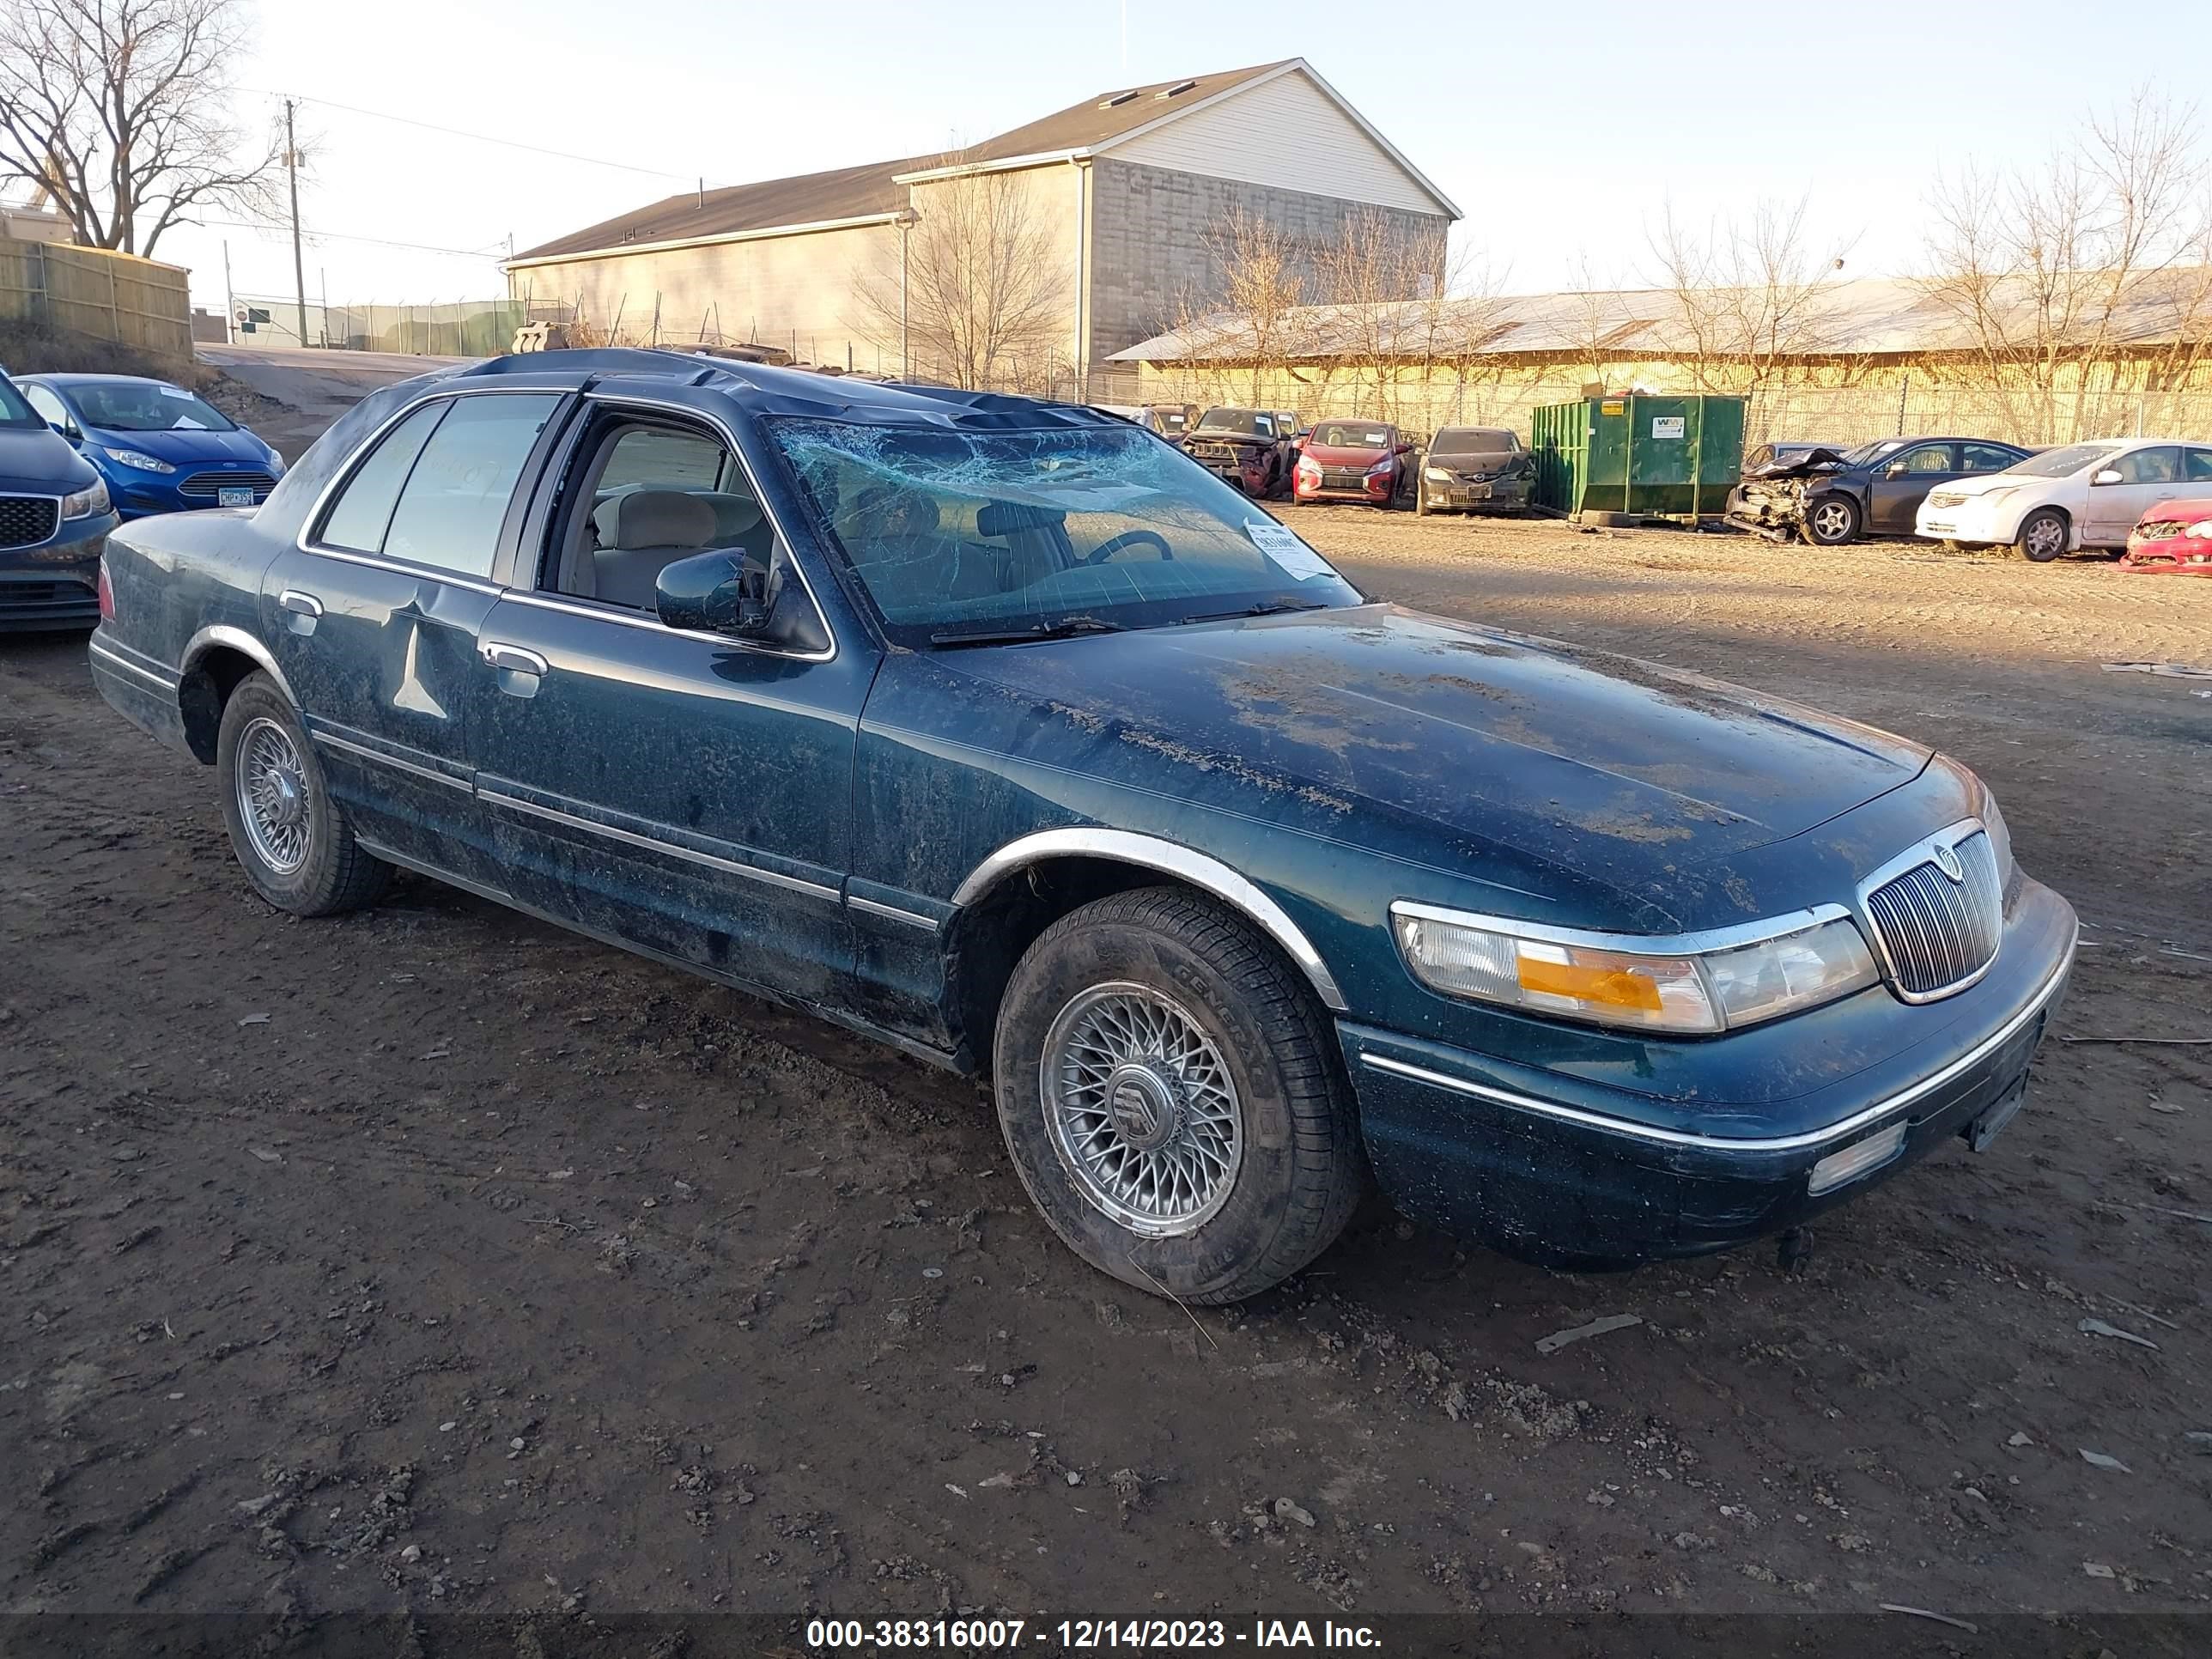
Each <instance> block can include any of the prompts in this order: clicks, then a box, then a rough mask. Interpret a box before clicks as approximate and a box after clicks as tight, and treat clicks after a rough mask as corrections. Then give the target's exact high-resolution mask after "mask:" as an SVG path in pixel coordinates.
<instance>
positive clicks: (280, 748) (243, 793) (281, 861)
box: [216, 673, 392, 916]
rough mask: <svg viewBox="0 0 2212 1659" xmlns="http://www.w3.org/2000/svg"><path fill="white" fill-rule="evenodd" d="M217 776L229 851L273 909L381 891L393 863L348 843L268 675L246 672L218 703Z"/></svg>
mask: <svg viewBox="0 0 2212 1659" xmlns="http://www.w3.org/2000/svg"><path fill="white" fill-rule="evenodd" d="M216 776H217V777H218V778H219V779H221V781H222V816H223V822H224V823H225V824H226V825H227V826H228V829H229V830H230V846H231V850H232V851H233V852H234V853H235V854H237V855H238V862H239V864H240V866H241V867H242V868H243V869H244V870H245V872H246V879H247V880H248V881H250V882H252V884H253V888H254V890H255V891H256V892H258V893H259V894H260V895H261V896H262V897H264V898H265V899H267V900H268V901H269V902H270V903H271V904H273V905H275V906H276V908H278V909H280V910H289V911H290V912H291V913H292V914H293V915H295V916H327V915H336V914H337V913H338V912H339V911H342V910H353V909H357V908H360V907H361V906H362V905H364V904H368V903H371V902H374V900H375V899H376V897H377V896H378V895H379V894H380V893H382V892H383V890H384V887H385V884H386V882H387V881H389V880H390V879H391V877H392V866H390V865H388V864H386V863H385V862H384V861H383V860H381V859H378V858H375V857H373V856H372V855H371V854H368V853H365V852H363V851H362V848H361V847H360V845H359V844H358V843H357V842H355V840H354V837H353V829H352V826H351V825H349V823H347V822H346V818H345V814H344V812H343V811H341V810H340V808H339V806H338V804H337V801H336V800H334V799H331V792H330V787H329V785H328V783H327V782H326V781H325V779H324V776H323V769H322V763H321V762H320V761H319V760H318V759H317V758H316V757H315V750H314V745H313V744H312V743H310V742H309V741H308V739H307V730H306V728H305V727H303V726H301V724H300V716H299V714H298V712H297V711H296V710H295V709H294V708H293V707H292V705H291V702H290V701H289V699H288V698H286V696H284V694H283V692H282V691H280V690H277V689H276V682H275V681H274V680H272V679H270V678H269V676H268V675H266V674H260V673H256V674H251V675H248V676H247V677H246V679H244V680H243V681H241V682H240V684H239V687H238V689H237V690H235V691H234V692H232V693H231V695H230V701H229V702H227V703H225V704H224V705H223V710H222V727H221V729H220V730H219V732H217V734H216Z"/></svg>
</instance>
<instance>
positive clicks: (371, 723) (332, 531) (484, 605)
mask: <svg viewBox="0 0 2212 1659" xmlns="http://www.w3.org/2000/svg"><path fill="white" fill-rule="evenodd" d="M563 401H564V399H563V394H562V393H561V392H550V391H541V392H507V391H500V392H467V393H453V394H446V395H433V396H430V397H428V398H424V399H423V400H422V401H420V402H418V403H416V404H413V405H411V406H410V408H409V409H407V410H404V411H403V412H402V413H400V414H399V415H398V416H396V417H395V418H394V419H393V420H392V422H389V423H388V424H387V425H386V427H385V428H384V430H383V431H382V432H381V433H380V434H379V435H377V436H376V437H375V438H374V439H372V440H371V441H369V442H368V443H367V444H365V445H363V446H362V453H361V454H360V455H359V456H358V457H357V458H356V459H355V460H354V461H353V462H352V463H351V465H350V466H349V470H348V471H346V472H344V473H343V474H342V475H340V477H339V478H338V480H337V483H335V484H334V485H333V487H332V488H331V490H330V491H328V492H327V493H326V495H325V497H324V499H323V500H322V501H320V502H319V503H318V504H317V507H316V509H315V511H314V513H312V514H311V515H310V516H309V518H308V520H307V526H306V528H305V530H304V532H302V534H301V537H300V538H299V541H298V542H297V544H295V545H294V546H293V547H291V548H289V549H288V550H286V551H285V552H284V553H283V556H280V557H279V558H278V559H277V560H276V562H275V563H274V564H273V565H271V566H270V569H269V573H268V574H267V575H266V576H265V577H264V579H263V588H262V595H261V603H262V611H263V637H264V638H265V639H266V640H268V641H269V642H270V649H271V651H272V652H273V653H274V654H275V655H276V661H277V665H278V666H279V667H280V668H281V669H283V672H284V676H285V678H286V679H287V680H288V681H289V683H290V685H291V688H292V691H293V695H294V696H296V697H297V698H298V699H299V702H300V709H301V716H302V718H303V719H304V720H305V722H306V725H307V732H308V735H309V736H310V737H311V738H313V741H314V744H315V749H316V752H317V755H318V757H319V759H320V760H321V762H322V764H323V769H324V772H325V775H327V776H328V778H329V779H330V783H331V792H332V793H335V794H336V795H337V797H338V798H339V799H342V800H343V801H344V802H345V803H346V807H347V811H348V814H349V817H351V818H352V820H353V822H354V824H355V826H356V830H357V832H358V834H359V835H360V836H361V838H362V841H363V842H367V843H368V844H369V846H370V847H371V848H373V849H374V850H376V851H380V852H384V853H389V854H392V855H394V856H395V857H396V858H398V860H400V861H402V862H404V863H410V864H414V865H418V866H425V867H428V868H429V869H431V870H434V871H435V872H439V873H441V874H445V875H450V876H453V877H456V878H459V879H461V880H462V881H464V882H466V883H469V884H474V885H477V886H480V887H484V888H488V889H490V890H500V889H501V877H500V872H499V864H498V860H497V858H496V856H495V854H494V853H493V850H492V848H491V847H490V845H489V840H488V838H487V836H485V834H484V832H483V825H482V823H481V820H480V817H479V815H478V813H477V809H476V805H475V802H474V799H473V798H472V786H471V767H470V763H469V758H468V746H467V729H466V727H467V722H466V711H467V706H468V700H469V696H470V694H471V691H472V690H473V689H474V687H475V685H476V683H477V677H478V671H477V659H476V646H477V630H478V629H479V627H480V626H481V624H482V623H483V619H484V617H485V616H486V615H487V614H488V613H489V611H490V610H491V608H492V605H493V604H494V603H495V601H496V600H497V599H498V597H499V592H500V590H499V587H498V586H497V585H496V584H495V582H494V580H493V579H492V573H493V571H494V569H495V568H496V567H497V565H498V562H499V558H500V552H501V538H502V537H504V536H508V535H511V534H512V525H511V523H510V520H511V519H512V518H513V515H514V513H515V512H516V506H517V496H518V495H519V490H518V485H519V484H520V482H521V480H522V479H524V478H525V477H528V476H529V474H530V471H531V463H532V455H533V453H536V452H537V451H538V449H539V447H541V446H542V445H543V444H544V442H545V441H547V438H548V435H549V434H550V431H551V430H552V428H553V427H554V426H555V424H556V416H558V415H559V414H560V412H561V410H562V403H563Z"/></svg>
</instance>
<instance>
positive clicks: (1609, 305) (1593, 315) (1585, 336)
mask: <svg viewBox="0 0 2212 1659" xmlns="http://www.w3.org/2000/svg"><path fill="white" fill-rule="evenodd" d="M1565 302H1566V307H1567V313H1566V315H1565V318H1564V319H1562V321H1563V323H1564V325H1565V333H1566V335H1567V337H1569V338H1570V339H1571V341H1572V342H1573V344H1574V351H1575V362H1576V363H1577V365H1578V366H1579V367H1580V368H1582V370H1583V373H1584V374H1586V375H1587V376H1588V377H1589V378H1588V379H1587V380H1584V381H1583V386H1585V387H1589V386H1596V387H1598V388H1599V389H1600V390H1601V391H1602V390H1603V389H1604V387H1605V380H1606V371H1607V369H1609V368H1612V367H1613V364H1614V363H1616V362H1619V361H1620V348H1619V346H1618V344H1617V342H1618V340H1619V338H1620V334H1621V332H1622V330H1623V328H1624V327H1625V325H1626V324H1627V323H1628V322H1629V321H1630V320H1632V319H1630V317H1629V315H1628V313H1627V311H1626V308H1625V307H1623V306H1622V304H1621V299H1620V278H1619V277H1618V276H1613V275H1610V274H1607V275H1603V276H1601V275H1600V274H1599V273H1598V272H1597V271H1595V270H1592V269H1591V266H1590V262H1589V254H1588V253H1587V252H1583V253H1578V254H1577V255H1576V256H1575V279H1574V281H1573V283H1571V284H1570V285H1569V286H1568V289H1567V291H1566V294H1565Z"/></svg>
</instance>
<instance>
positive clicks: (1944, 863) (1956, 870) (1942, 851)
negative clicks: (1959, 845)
mask: <svg viewBox="0 0 2212 1659" xmlns="http://www.w3.org/2000/svg"><path fill="white" fill-rule="evenodd" d="M1936 868H1937V869H1938V870H1941V871H1942V872H1943V873H1944V874H1945V875H1947V876H1948V877H1950V878H1951V879H1952V880H1953V881H1954V882H1964V881H1965V880H1966V866H1964V865H1963V864H1961V863H1960V862H1959V854H1958V853H1957V851H1956V850H1955V849H1954V848H1948V847H1938V848H1936Z"/></svg>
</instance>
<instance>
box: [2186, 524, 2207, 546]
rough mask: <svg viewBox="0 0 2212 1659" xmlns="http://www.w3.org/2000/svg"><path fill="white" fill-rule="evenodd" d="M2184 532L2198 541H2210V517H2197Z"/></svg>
mask: <svg viewBox="0 0 2212 1659" xmlns="http://www.w3.org/2000/svg"><path fill="white" fill-rule="evenodd" d="M2186 533H2188V534H2189V535H2191V536H2194V537H2196V538H2197V540H2199V541H2212V519H2199V520H2197V522H2196V523H2195V524H2193V525H2191V526H2189V529H2188V532H2186Z"/></svg>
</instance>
